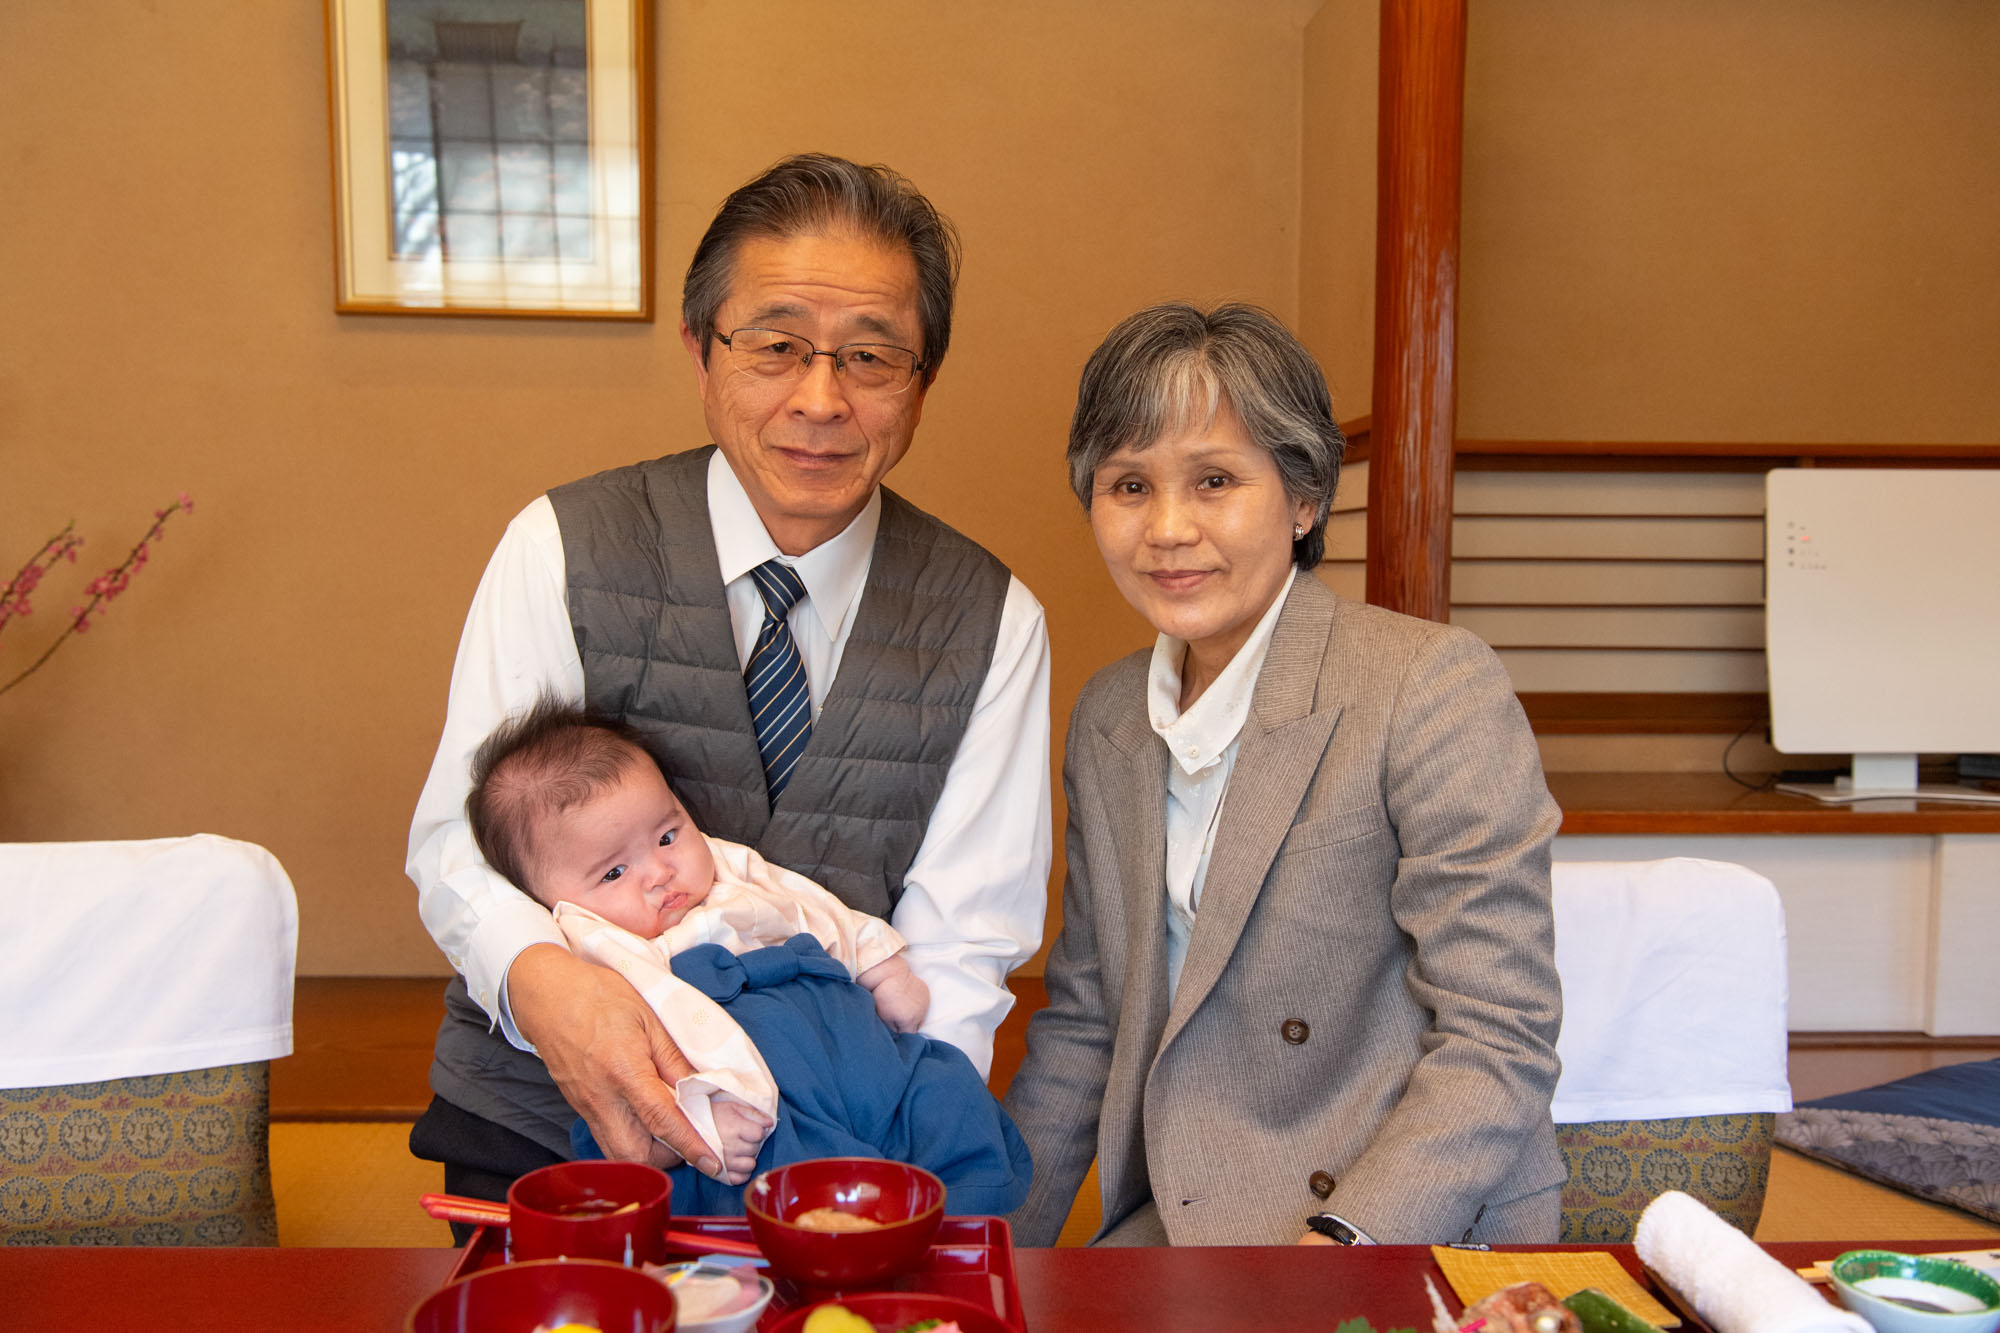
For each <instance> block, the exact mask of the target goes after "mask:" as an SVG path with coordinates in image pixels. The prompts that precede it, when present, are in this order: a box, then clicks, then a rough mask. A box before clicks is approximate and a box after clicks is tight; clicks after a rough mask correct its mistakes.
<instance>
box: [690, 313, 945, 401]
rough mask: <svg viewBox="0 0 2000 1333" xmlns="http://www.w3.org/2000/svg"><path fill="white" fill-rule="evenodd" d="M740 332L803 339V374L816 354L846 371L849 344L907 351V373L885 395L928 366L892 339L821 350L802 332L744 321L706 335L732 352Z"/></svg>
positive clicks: (907, 384)
mask: <svg viewBox="0 0 2000 1333" xmlns="http://www.w3.org/2000/svg"><path fill="white" fill-rule="evenodd" d="M739 333H780V334H783V335H784V336H785V337H787V338H794V339H797V340H798V341H799V342H802V343H804V344H805V345H806V346H807V347H809V348H811V349H812V350H810V351H808V352H807V353H806V354H805V355H804V356H802V357H800V358H799V371H800V374H801V375H803V374H804V373H805V372H806V371H807V370H809V369H811V367H812V362H813V358H814V357H816V356H824V357H831V358H832V359H833V373H834V374H835V375H836V376H842V375H845V374H846V371H847V363H846V360H845V358H843V357H842V356H841V355H840V354H841V353H842V352H844V351H846V350H847V349H848V348H850V347H886V348H888V349H890V350H891V351H895V352H905V353H908V354H909V357H910V377H909V378H908V379H906V380H904V381H903V382H902V383H901V384H900V385H898V386H897V387H896V391H895V393H892V394H889V395H887V396H888V397H891V398H893V397H895V396H897V395H898V394H902V393H906V392H908V390H909V387H910V386H911V385H912V384H915V383H916V382H917V377H918V376H920V375H922V374H923V372H924V371H926V370H928V369H929V368H930V363H929V362H927V361H925V360H924V359H923V358H922V357H921V356H918V355H917V354H916V353H915V352H913V351H911V350H910V349H909V348H907V347H899V346H897V345H896V344H895V343H884V342H868V341H865V340H858V339H857V340H856V341H854V342H850V343H842V344H841V345H840V346H838V347H835V348H833V349H831V350H824V349H822V348H820V347H819V345H818V344H816V343H814V342H813V340H812V339H810V338H808V337H806V336H805V335H804V334H803V333H793V332H792V331H791V330H790V329H774V328H772V327H771V326H770V325H768V324H745V325H743V326H742V327H740V328H734V329H731V330H730V331H729V332H727V333H724V332H722V331H721V330H720V329H711V330H710V331H709V336H710V337H712V338H714V339H715V340H716V341H717V342H719V343H721V344H722V345H723V346H724V347H727V348H728V349H729V350H730V351H732V352H733V351H735V350H736V345H735V343H733V342H732V341H731V339H733V338H735V337H736V335H737V334H739ZM846 382H847V381H846V380H845V379H842V380H841V383H843V384H845V383H846Z"/></svg>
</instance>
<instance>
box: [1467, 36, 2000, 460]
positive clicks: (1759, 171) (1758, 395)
mask: <svg viewBox="0 0 2000 1333" xmlns="http://www.w3.org/2000/svg"><path fill="white" fill-rule="evenodd" d="M1996 68H2000V7H1996V6H1995V5H1993V4H1992V3H1990V0H1919V2H1918V3H1902V2H1900V0H1764V2H1763V3H1757V4H1743V3H1741V2H1740V0H1654V2H1652V3H1647V4H1603V3H1599V2H1598V0H1509V3H1506V4H1481V3H1477V2H1475V3H1474V4H1473V5H1472V7H1471V24H1470V29H1469V33H1468V38H1467V43H1466V128H1465V178H1464V179H1465V190H1464V200H1463V207H1464V219H1465V220H1464V236H1463V244H1462V249H1461V264H1462V286H1461V302H1460V311H1459V313H1460V324H1459V328H1460V337H1459V354H1460V370H1459V412H1458V428H1459V433H1460V434H1461V435H1464V436H1469V437H1482V436H1484V437H1500V438H1516V439H1638V440H1772V441H1799V442H1821V441H1841V440H1860V441H1875V442H1927V443H1942V442H1984V443H1991V442H1993V441H1994V440H1996V439H2000V375H1996V374H1995V373H1994V372H1995V367H1996V366H2000V299H1996V298H2000V244H1996V243H1995V237H1996V236H2000V94H1996V92H1995V81H1994V71H1995V69H1996Z"/></svg>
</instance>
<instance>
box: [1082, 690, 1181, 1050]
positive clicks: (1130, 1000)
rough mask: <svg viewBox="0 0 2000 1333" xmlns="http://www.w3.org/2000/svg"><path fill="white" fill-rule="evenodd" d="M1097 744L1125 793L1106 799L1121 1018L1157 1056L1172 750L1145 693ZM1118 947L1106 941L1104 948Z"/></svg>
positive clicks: (1112, 781) (1105, 769)
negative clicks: (1114, 855) (1115, 887)
mask: <svg viewBox="0 0 2000 1333" xmlns="http://www.w3.org/2000/svg"><path fill="white" fill-rule="evenodd" d="M1095 744H1096V746H1097V759H1098V765H1097V770H1098V775H1099V778H1100V780H1101V781H1103V782H1104V783H1105V784H1106V785H1107V787H1109V788H1110V790H1111V791H1112V792H1114V793H1117V794H1118V796H1119V799H1114V800H1111V801H1109V802H1107V804H1108V805H1109V807H1110V808H1112V809H1114V810H1118V811H1120V812H1121V814H1122V818H1120V819H1118V820H1117V821H1116V822H1115V823H1114V825H1113V827H1112V830H1111V840H1112V842H1113V844H1114V845H1115V846H1116V847H1117V849H1118V879H1119V884H1120V887H1121V890H1122V911H1121V914H1120V915H1121V916H1122V918H1123V921H1124V927H1125V931H1124V938H1123V939H1122V940H1120V941H1118V942H1117V944H1118V945H1119V946H1120V947H1122V950H1123V952H1124V955H1125V957H1124V968H1123V973H1124V987H1123V990H1124V993H1123V995H1122V996H1121V997H1120V1003H1119V1012H1120V1014H1121V1017H1120V1020H1119V1023H1120V1026H1121V1027H1122V1026H1124V1025H1125V1024H1126V1023H1128V1022H1133V1021H1134V1020H1136V1028H1137V1031H1138V1032H1139V1033H1140V1034H1143V1036H1142V1040H1141V1042H1140V1044H1139V1045H1138V1046H1137V1047H1136V1048H1134V1049H1137V1050H1140V1051H1145V1052H1148V1053H1149V1054H1150V1052H1151V1051H1153V1050H1154V1048H1155V1043H1156V1041H1157V1040H1158V1037H1159V1033H1160V1029H1161V1027H1162V1026H1163V1025H1164V1024H1165V1023H1166V1016H1167V994H1166V990H1167V884H1166V854H1167V853H1166V847H1167V775H1166V762H1167V756H1166V750H1165V747H1164V746H1163V744H1162V743H1161V741H1160V738H1159V736H1158V735H1157V734H1155V732H1154V731H1153V728H1152V725H1151V724H1150V723H1149V722H1148V721H1147V719H1146V704H1145V698H1144V696H1143V695H1141V696H1140V697H1139V699H1138V700H1136V702H1135V704H1134V706H1132V707H1127V708H1124V709H1121V710H1120V712H1119V713H1118V715H1117V716H1116V717H1113V718H1110V719H1107V722H1106V725H1105V726H1104V727H1103V728H1102V729H1100V730H1099V731H1098V733H1097V736H1096V738H1095ZM1111 944H1112V941H1109V940H1100V941H1099V947H1100V948H1105V947H1109V946H1110V945H1111ZM1107 998H1109V997H1107ZM1120 1044H1121V1045H1123V1044H1124V1043H1123V1042H1121V1043H1120Z"/></svg>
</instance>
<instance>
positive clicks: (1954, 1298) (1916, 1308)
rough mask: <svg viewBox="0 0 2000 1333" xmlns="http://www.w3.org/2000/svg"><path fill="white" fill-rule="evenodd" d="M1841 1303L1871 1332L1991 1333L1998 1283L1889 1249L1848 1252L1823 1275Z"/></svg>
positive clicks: (1965, 1268)
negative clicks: (1866, 1322)
mask: <svg viewBox="0 0 2000 1333" xmlns="http://www.w3.org/2000/svg"><path fill="white" fill-rule="evenodd" d="M1828 1272H1829V1274H1830V1275H1831V1277H1832V1278H1833V1285H1834V1288H1835V1290H1837V1291H1838V1292H1839V1293H1840V1301H1841V1304H1843V1305H1845V1306H1846V1307H1847V1308H1848V1309H1850V1310H1852V1311H1854V1313H1856V1314H1858V1315H1860V1316H1861V1317H1862V1318H1863V1319H1866V1320H1867V1321H1868V1322H1869V1323H1870V1324H1872V1325H1874V1327H1875V1330H1876V1333H1994V1331H1995V1330H1996V1329H2000V1281H1995V1280H1994V1279H1993V1278H1992V1277H1991V1276H1989V1275H1988V1274H1986V1273H1982V1272H1980V1271H1979V1270H1978V1269H1976V1268H1974V1267H1972V1266H1971V1265H1970V1264H1963V1263H1960V1262H1959V1261H1958V1260H1956V1259H1941V1258H1937V1257H1935V1256H1933V1255H1924V1254H1897V1253H1895V1252H1894V1251H1891V1250H1850V1251H1848V1252H1847V1253H1846V1254H1843V1255H1841V1256H1840V1257H1839V1258H1838V1259H1836V1260H1834V1261H1833V1266H1832V1267H1831V1268H1830V1269H1829V1270H1828Z"/></svg>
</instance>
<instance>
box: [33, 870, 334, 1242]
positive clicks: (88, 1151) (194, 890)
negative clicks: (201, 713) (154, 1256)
mask: <svg viewBox="0 0 2000 1333" xmlns="http://www.w3.org/2000/svg"><path fill="white" fill-rule="evenodd" d="M0 906H4V909H5V911H6V916H7V923H8V927H7V930H6V932H5V933H4V935H0V1013H4V1014H5V1015H6V1023H5V1025H4V1026H0V1244H8V1245H38V1244H39V1245H69V1244H77V1245H271V1244H275V1243H276V1242H277V1214H276V1209H275V1207H274V1204H273V1199H272V1195H271V1169H270V1100H269V1088H270V1081H269V1079H270V1066H269V1062H270V1060H271V1059H273V1058H274V1057H277V1056H282V1055H287V1054H289V1053H290V1052H291V1049H292V974H293V967H294V963H295V961H296V956H297V944H298V907H297V903H296V900H295V898H294V896H293V892H292V885H291V881H290V880H289V879H288V878H287V877H286V875H285V872H284V870H283V868H282V867H281V866H279V864H278V862H277V860H276V858H274V857H273V856H272V855H271V854H270V853H269V852H267V851H265V850H264V849H263V848H261V847H258V846H255V845H253V844H250V843H245V842H237V841H234V840H232V839H228V838H220V837H215V836H212V835H208V834H199V835H196V836H193V837H186V838H162V839H155V840H150V841H135V842H74V843H14V844H0Z"/></svg>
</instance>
